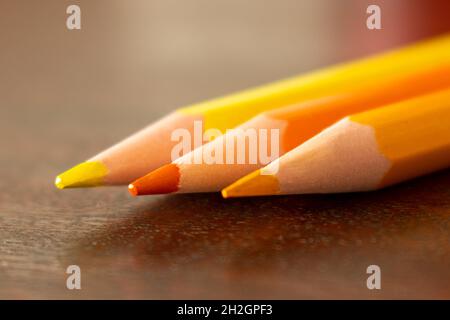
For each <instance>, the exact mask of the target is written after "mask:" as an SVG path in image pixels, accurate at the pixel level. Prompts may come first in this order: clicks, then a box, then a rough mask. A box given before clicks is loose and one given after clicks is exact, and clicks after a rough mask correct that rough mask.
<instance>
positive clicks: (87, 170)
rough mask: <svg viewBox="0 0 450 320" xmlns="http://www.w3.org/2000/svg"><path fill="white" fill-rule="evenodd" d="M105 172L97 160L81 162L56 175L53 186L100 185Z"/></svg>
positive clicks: (60, 187)
mask: <svg viewBox="0 0 450 320" xmlns="http://www.w3.org/2000/svg"><path fill="white" fill-rule="evenodd" d="M107 172H108V170H107V169H106V167H105V165H103V164H102V163H100V162H98V161H88V162H83V163H80V164H79V165H76V166H75V167H73V168H71V169H69V170H67V171H65V172H63V173H61V174H60V175H58V176H57V177H56V179H55V186H56V187H57V188H58V189H65V188H80V187H95V186H100V185H102V184H103V178H104V177H105V176H106V174H107Z"/></svg>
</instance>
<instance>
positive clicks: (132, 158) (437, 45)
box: [55, 35, 450, 189]
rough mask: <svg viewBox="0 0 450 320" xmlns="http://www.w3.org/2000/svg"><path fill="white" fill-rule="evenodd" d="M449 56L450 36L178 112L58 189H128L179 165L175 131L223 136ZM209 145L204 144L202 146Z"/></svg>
mask: <svg viewBox="0 0 450 320" xmlns="http://www.w3.org/2000/svg"><path fill="white" fill-rule="evenodd" d="M449 52H450V35H445V36H442V37H439V38H437V39H433V40H429V41H426V42H422V43H419V44H414V45H411V46H408V47H405V48H401V49H398V50H394V51H391V52H388V53H384V54H380V55H376V56H373V57H369V58H365V59H362V60H358V61H356V62H350V63H346V64H341V65H337V66H334V67H331V68H326V69H323V70H319V71H316V72H312V73H309V74H306V75H301V76H298V77H295V78H291V79H287V80H284V81H280V82H276V83H273V84H269V85H265V86H261V87H258V88H255V89H251V90H247V91H243V92H240V93H237V94H233V95H230V96H226V97H223V98H218V99H214V100H210V101H206V102H203V103H200V104H197V105H194V106H191V107H187V108H183V109H179V110H178V111H175V112H173V113H172V114H170V115H169V116H167V117H165V118H163V119H161V120H159V121H158V122H156V123H154V124H151V125H150V126H148V127H147V128H144V129H143V130H141V131H139V132H137V133H136V134H134V135H132V136H131V137H129V138H127V139H125V140H123V141H122V142H119V143H118V144H116V145H114V146H112V147H111V148H109V149H107V150H105V151H103V152H101V153H99V154H98V155H96V156H94V157H92V158H90V159H89V160H87V161H85V162H83V163H81V164H79V165H77V166H75V167H73V168H72V169H70V170H68V171H66V172H64V173H62V174H60V175H58V176H57V177H56V180H55V184H56V186H57V187H58V188H61V189H62V188H69V187H92V186H99V185H121V184H128V183H130V182H131V181H133V180H135V179H137V178H138V177H141V176H143V175H145V174H146V173H148V172H150V171H152V170H154V169H156V168H158V167H160V166H162V165H164V164H167V163H170V162H171V161H172V160H174V159H173V157H172V151H173V148H174V146H175V145H177V143H178V142H177V141H171V134H172V133H173V132H174V130H176V129H186V130H187V132H188V133H190V134H192V135H195V132H194V121H196V120H198V121H201V122H202V124H203V127H202V129H201V131H205V130H207V129H210V128H215V129H219V130H221V131H222V132H224V131H225V130H226V129H230V128H233V127H235V126H236V125H238V124H240V123H242V122H244V121H246V120H248V119H250V118H251V117H253V116H255V115H256V114H259V113H260V112H262V111H265V110H270V109H275V108H278V107H282V106H286V105H289V104H293V103H298V102H301V101H305V100H308V99H312V98H318V97H321V96H324V95H329V94H332V93H336V92H339V91H341V90H343V89H345V88H348V87H352V86H354V85H355V84H361V83H363V82H366V83H374V84H375V83H376V82H377V81H378V80H379V79H381V78H383V79H384V78H386V77H391V76H398V75H399V74H404V75H407V74H410V73H414V72H418V71H421V70H422V71H423V70H427V69H430V68H436V67H439V66H440V65H442V64H448V63H449V62H450V55H449ZM202 133H203V132H200V134H202ZM195 141H198V139H195ZM204 142H205V141H201V139H200V145H201V144H202V143H204ZM206 142H207V141H206ZM193 147H198V145H194V146H193ZM180 156H181V154H180Z"/></svg>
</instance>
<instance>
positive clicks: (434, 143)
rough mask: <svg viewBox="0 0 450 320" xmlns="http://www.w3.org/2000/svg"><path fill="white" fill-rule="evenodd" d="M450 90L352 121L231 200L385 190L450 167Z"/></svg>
mask: <svg viewBox="0 0 450 320" xmlns="http://www.w3.org/2000/svg"><path fill="white" fill-rule="evenodd" d="M449 128H450V89H447V90H444V91H439V92H435V93H432V94H428V95H424V96H420V97H416V98H413V99H409V100H404V101H401V102H398V103H395V104H392V105H388V106H385V107H382V108H377V109H373V110H369V111H366V112H363V113H359V114H355V115H352V116H349V117H346V118H344V119H342V120H340V121H339V122H337V123H336V124H334V125H332V126H331V127H328V128H327V129H325V130H324V131H322V132H321V133H320V134H318V135H316V136H314V137H313V138H311V139H310V140H308V141H307V142H305V143H303V144H302V145H300V146H299V147H297V148H295V149H293V150H291V151H290V152H288V153H286V154H285V155H284V156H282V157H280V158H279V159H278V160H275V161H274V162H272V163H271V164H269V165H268V166H266V167H264V168H262V169H258V170H257V171H255V172H253V173H251V174H249V175H247V176H245V177H243V178H241V179H239V180H238V181H236V182H234V183H233V184H231V185H230V186H228V187H226V188H225V189H223V190H222V195H223V197H225V198H229V197H243V196H256V195H275V194H277V195H278V194H306V193H339V192H357V191H369V190H376V189H380V188H383V187H386V186H389V185H392V184H395V183H399V182H402V181H405V180H407V179H411V178H414V177H417V176H421V175H424V174H427V173H430V172H433V171H437V170H440V169H444V168H447V167H448V166H450V129H449Z"/></svg>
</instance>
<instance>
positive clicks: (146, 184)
mask: <svg viewBox="0 0 450 320" xmlns="http://www.w3.org/2000/svg"><path fill="white" fill-rule="evenodd" d="M179 181H180V171H179V169H178V166H177V165H175V164H167V165H165V166H162V167H161V168H159V169H156V170H154V171H152V172H150V173H149V174H147V175H145V176H143V177H141V178H139V179H137V180H136V181H134V182H133V183H131V184H130V185H129V186H128V191H129V192H130V193H131V194H132V195H133V196H141V195H150V194H166V193H172V192H177V191H178V183H179Z"/></svg>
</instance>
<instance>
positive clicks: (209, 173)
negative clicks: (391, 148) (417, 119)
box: [129, 65, 450, 195]
mask: <svg viewBox="0 0 450 320" xmlns="http://www.w3.org/2000/svg"><path fill="white" fill-rule="evenodd" d="M444 88H450V65H449V66H445V67H442V68H438V69H433V70H430V71H427V72H418V73H416V74H414V75H408V76H406V77H405V76H400V77H397V78H396V79H388V80H380V81H379V82H378V83H377V85H375V86H374V85H373V84H370V85H367V84H364V85H361V86H359V87H358V88H355V90H352V91H350V92H347V93H340V94H339V95H335V96H330V97H326V98H321V99H317V100H310V101H307V102H303V103H300V104H296V105H293V106H288V107H284V108H279V109H275V110H272V111H267V112H264V113H262V114H260V115H258V116H256V117H255V118H253V119H251V120H250V121H248V122H246V123H244V124H242V125H241V126H239V127H237V129H241V130H240V131H236V132H239V134H238V136H241V137H240V138H241V141H244V139H245V136H246V132H247V131H246V130H247V129H249V128H250V129H254V130H255V131H258V130H261V129H266V130H271V129H278V130H279V138H278V139H277V140H278V141H276V143H277V145H278V146H279V148H278V155H279V156H281V155H283V154H284V153H286V152H288V151H289V150H291V149H293V148H295V147H297V146H298V145H299V144H301V143H303V142H305V141H306V140H307V139H309V138H311V137H313V136H314V135H316V134H317V133H319V132H320V131H321V130H322V129H324V128H326V127H328V126H330V125H332V124H333V123H335V122H336V121H338V120H339V119H341V118H343V117H345V116H347V115H350V114H353V113H357V112H362V111H365V110H368V109H372V108H375V107H378V106H382V105H385V104H389V103H393V102H396V101H400V100H403V99H406V98H410V97H413V96H416V95H421V94H425V93H427V92H431V91H434V90H440V89H444ZM235 134H236V133H235V132H230V133H226V134H225V135H223V136H220V137H218V138H216V139H215V140H214V141H212V142H209V143H207V144H205V145H203V146H202V147H199V148H197V149H195V150H194V151H192V152H191V153H189V154H187V155H185V156H183V157H181V158H178V159H177V160H175V161H173V162H172V163H171V164H168V165H165V166H163V167H161V168H159V169H156V170H155V171H153V172H151V173H149V174H147V175H145V176H144V177H142V178H139V179H138V180H136V181H134V182H133V183H131V184H130V186H129V190H130V192H131V193H132V194H133V195H147V194H161V193H173V192H178V193H192V192H215V191H220V190H222V189H223V188H224V187H226V186H227V185H229V184H231V183H232V182H233V181H235V180H237V179H239V178H240V177H242V176H244V175H246V174H248V173H250V172H252V171H254V170H256V169H258V168H261V167H262V166H264V165H266V164H267V163H268V161H267V160H266V161H267V162H265V163H264V162H263V161H261V160H265V159H261V158H259V157H257V158H256V162H255V161H253V163H250V161H249V160H250V159H249V158H250V156H249V151H248V150H245V151H246V152H245V156H246V157H245V158H246V159H245V160H246V162H245V163H243V164H236V163H235V162H233V164H232V163H229V162H228V163H227V157H228V158H230V154H231V158H232V159H233V160H234V159H235V158H236V155H237V154H238V152H239V150H238V145H237V143H236V142H237V136H235ZM267 136H268V145H270V144H271V136H270V135H267ZM247 137H248V135H247ZM231 139H234V140H235V142H234V143H229V141H230V140H231ZM249 139H250V138H249ZM258 139H259V138H258V136H256V138H255V140H254V141H253V143H254V144H256V145H259V141H258ZM247 146H248V143H247ZM217 150H220V151H219V152H218V151H217ZM254 151H255V152H256V154H260V153H259V150H258V148H257V147H256V148H254ZM214 153H215V154H218V155H219V156H218V157H216V158H215V159H214V160H215V161H214V162H205V161H203V160H202V162H201V163H198V162H196V161H195V159H207V158H208V157H209V155H211V154H214Z"/></svg>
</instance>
